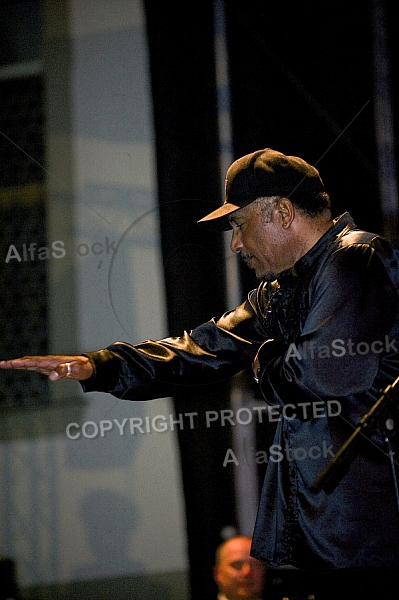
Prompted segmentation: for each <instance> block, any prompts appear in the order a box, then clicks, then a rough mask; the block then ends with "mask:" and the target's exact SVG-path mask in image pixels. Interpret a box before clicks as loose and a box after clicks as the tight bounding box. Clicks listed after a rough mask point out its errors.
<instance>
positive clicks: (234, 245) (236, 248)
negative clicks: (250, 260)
mask: <svg viewBox="0 0 399 600" xmlns="http://www.w3.org/2000/svg"><path fill="white" fill-rule="evenodd" d="M230 248H231V251H232V252H235V253H237V252H240V251H241V250H242V241H241V234H240V229H239V228H238V227H235V228H234V229H233V233H232V235H231V242H230Z"/></svg>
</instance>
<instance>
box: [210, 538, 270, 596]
mask: <svg viewBox="0 0 399 600" xmlns="http://www.w3.org/2000/svg"><path fill="white" fill-rule="evenodd" d="M250 550H251V538H250V537H247V536H244V535H237V536H234V537H232V538H230V539H228V540H226V541H224V542H223V543H222V544H220V546H218V548H217V550H216V555H215V566H214V569H213V577H214V580H215V582H216V584H217V586H218V590H219V594H218V600H259V598H261V597H262V593H263V586H264V577H265V567H264V565H263V563H261V562H260V561H258V560H256V559H255V558H252V556H250Z"/></svg>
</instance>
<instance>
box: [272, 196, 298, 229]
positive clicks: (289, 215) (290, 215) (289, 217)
mask: <svg viewBox="0 0 399 600" xmlns="http://www.w3.org/2000/svg"><path fill="white" fill-rule="evenodd" d="M276 210H277V212H278V215H279V217H280V221H281V226H282V228H283V229H288V227H290V225H291V223H292V221H293V220H294V217H295V208H294V205H293V204H292V202H291V200H290V199H289V198H285V197H282V198H280V200H279V201H278V202H277V206H276Z"/></svg>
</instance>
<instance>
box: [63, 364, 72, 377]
mask: <svg viewBox="0 0 399 600" xmlns="http://www.w3.org/2000/svg"><path fill="white" fill-rule="evenodd" d="M65 365H66V368H67V374H66V376H67V377H71V376H72V367H71V363H70V362H67V363H65Z"/></svg>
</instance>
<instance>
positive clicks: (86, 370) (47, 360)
mask: <svg viewBox="0 0 399 600" xmlns="http://www.w3.org/2000/svg"><path fill="white" fill-rule="evenodd" d="M0 369H22V370H25V371H37V372H38V373H43V375H47V376H48V378H49V379H51V381H56V380H57V379H77V380H79V381H83V380H84V379H88V378H89V377H90V376H91V375H92V374H93V367H92V365H91V362H90V361H89V359H88V358H87V356H63V355H48V356H22V357H21V358H13V359H11V360H2V361H0Z"/></svg>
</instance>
